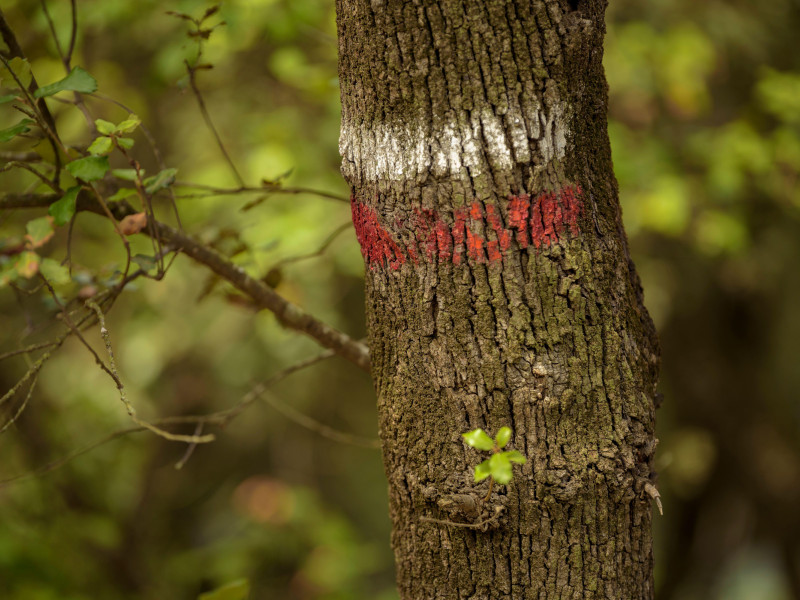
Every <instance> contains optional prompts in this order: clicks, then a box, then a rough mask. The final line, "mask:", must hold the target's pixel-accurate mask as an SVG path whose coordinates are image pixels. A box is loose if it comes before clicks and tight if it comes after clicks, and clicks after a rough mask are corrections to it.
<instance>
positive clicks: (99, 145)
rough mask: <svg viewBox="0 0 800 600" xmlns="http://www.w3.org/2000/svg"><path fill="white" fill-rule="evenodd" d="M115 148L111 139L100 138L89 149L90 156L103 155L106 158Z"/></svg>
mask: <svg viewBox="0 0 800 600" xmlns="http://www.w3.org/2000/svg"><path fill="white" fill-rule="evenodd" d="M113 148H114V142H113V141H112V140H111V138H110V137H106V136H103V137H99V138H97V139H96V140H95V141H93V142H92V144H91V145H90V146H89V148H87V150H88V151H89V154H94V155H95V156H97V155H102V156H105V155H106V154H108V153H109V152H111V150H113Z"/></svg>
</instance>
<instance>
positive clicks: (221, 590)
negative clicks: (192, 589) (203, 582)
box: [197, 579, 250, 600]
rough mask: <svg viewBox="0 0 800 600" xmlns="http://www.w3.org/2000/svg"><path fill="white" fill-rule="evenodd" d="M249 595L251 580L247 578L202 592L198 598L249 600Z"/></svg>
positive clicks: (200, 599)
mask: <svg viewBox="0 0 800 600" xmlns="http://www.w3.org/2000/svg"><path fill="white" fill-rule="evenodd" d="M249 596H250V582H249V581H248V580H247V579H239V580H237V581H232V582H231V583H228V584H226V585H223V586H222V587H218V588H217V589H215V590H212V591H210V592H206V593H204V594H200V595H199V596H198V597H197V600H247V598H248V597H249Z"/></svg>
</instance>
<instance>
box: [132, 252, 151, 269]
mask: <svg viewBox="0 0 800 600" xmlns="http://www.w3.org/2000/svg"><path fill="white" fill-rule="evenodd" d="M131 261H132V262H135V263H136V264H137V265H139V267H140V268H141V269H142V271H152V270H153V269H155V268H156V258H155V257H154V256H148V255H147V254H136V255H135V256H133V257H132V258H131Z"/></svg>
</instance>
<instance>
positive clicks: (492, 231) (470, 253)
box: [351, 186, 583, 270]
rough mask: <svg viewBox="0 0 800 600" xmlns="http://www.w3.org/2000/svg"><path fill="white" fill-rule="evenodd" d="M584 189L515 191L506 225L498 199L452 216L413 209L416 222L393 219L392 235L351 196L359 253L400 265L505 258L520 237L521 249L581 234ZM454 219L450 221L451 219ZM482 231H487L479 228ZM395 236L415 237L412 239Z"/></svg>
mask: <svg viewBox="0 0 800 600" xmlns="http://www.w3.org/2000/svg"><path fill="white" fill-rule="evenodd" d="M581 195H582V193H581V189H580V188H579V187H577V186H568V187H565V188H564V189H562V190H560V191H559V192H558V193H552V192H544V193H541V194H539V195H538V196H537V197H536V198H535V199H534V200H531V198H530V196H528V195H527V194H522V195H520V196H512V197H511V198H509V201H508V205H507V211H508V212H507V214H506V220H507V223H508V226H507V227H504V226H503V220H502V212H501V210H500V208H499V207H498V206H496V205H494V204H485V205H484V204H481V203H480V202H477V201H475V202H472V203H471V204H470V206H469V208H467V207H460V208H457V209H456V210H454V211H453V213H452V215H451V216H450V218H442V215H440V214H438V213H437V212H436V211H433V210H430V209H415V211H414V218H413V219H411V221H412V223H410V224H409V223H407V222H404V221H398V222H396V223H395V230H396V231H395V232H394V235H393V234H392V233H390V232H389V231H387V230H386V228H385V227H384V226H383V225H381V222H380V218H379V217H378V215H377V214H376V212H375V211H374V209H372V208H371V207H369V206H367V205H366V204H363V203H361V202H357V201H356V200H355V199H353V201H352V203H351V206H352V212H353V224H354V226H355V230H356V237H357V238H358V242H359V244H361V254H362V255H363V256H364V260H365V262H366V263H367V264H368V265H370V268H377V267H379V266H388V267H389V268H391V269H395V270H396V269H399V268H400V267H401V266H402V265H403V264H405V263H406V261H410V262H411V263H413V264H419V262H420V260H423V259H424V260H427V261H428V262H437V261H438V262H452V263H453V264H455V265H458V264H461V263H462V262H463V261H464V260H469V261H472V262H475V263H486V262H489V263H494V262H498V261H500V260H502V258H503V256H504V255H505V254H507V253H508V251H509V249H510V248H511V240H512V238H516V241H517V244H518V245H519V247H520V248H527V247H528V246H529V245H530V244H533V245H534V246H535V247H536V248H541V247H542V245H545V246H550V245H551V244H555V243H559V240H560V239H561V238H562V237H563V236H564V235H565V234H566V233H569V234H570V235H572V236H573V237H577V236H579V235H580V224H579V218H580V214H581V211H582V209H583V202H582V200H581ZM448 222H450V223H451V224H448ZM477 231H483V232H484V235H485V237H484V235H481V234H479V233H477ZM397 240H411V241H410V242H408V243H403V242H402V241H401V242H398V241H397Z"/></svg>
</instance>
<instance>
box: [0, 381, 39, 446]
mask: <svg viewBox="0 0 800 600" xmlns="http://www.w3.org/2000/svg"><path fill="white" fill-rule="evenodd" d="M38 380H39V378H38V377H37V376H35V375H34V377H33V380H32V381H31V384H30V386H29V387H28V393H27V394H25V398H24V399H23V401H22V402H21V403H20V405H19V407H18V408H17V411H16V412H15V413H14V414H13V415H12V417H11V418H10V419H9V420H8V421H6V422H5V423H3V426H2V427H0V433H3V432H4V431H5V430H6V429H8V428H9V427H11V426H12V425H13V424H14V423H16V422H17V419H19V417H20V415H21V414H22V413H23V412H25V409H26V408H27V407H28V402H29V401H30V399H31V396H32V395H33V390H34V388H35V387H36V382H37V381H38Z"/></svg>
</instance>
